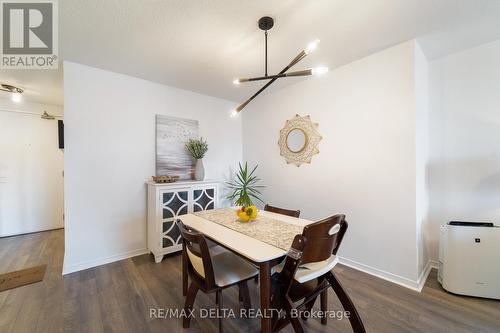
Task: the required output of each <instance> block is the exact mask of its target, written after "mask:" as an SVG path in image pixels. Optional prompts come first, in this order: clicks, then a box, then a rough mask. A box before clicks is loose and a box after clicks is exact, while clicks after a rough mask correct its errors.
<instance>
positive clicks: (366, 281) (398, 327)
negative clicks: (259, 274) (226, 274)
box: [0, 230, 500, 333]
mask: <svg viewBox="0 0 500 333" xmlns="http://www.w3.org/2000/svg"><path fill="white" fill-rule="evenodd" d="M63 257H64V232H63V230H55V231H48V232H42V233H37V234H30V235H24V236H16V237H8V238H3V239H0V273H3V272H8V271H12V270H17V269H21V268H26V267H30V266H34V265H38V264H42V263H47V265H48V267H47V273H46V276H45V279H44V280H43V282H40V283H36V284H32V285H28V286H24V287H20V288H17V289H12V290H8V291H4V292H0V332H2V333H7V332H51V333H52V332H92V333H94V332H216V331H217V320H216V319H201V318H196V319H194V320H192V321H191V328H190V329H186V330H184V329H182V325H181V319H155V318H151V317H150V308H163V309H168V308H174V309H175V308H182V305H183V302H184V298H183V297H182V290H181V273H180V256H179V255H174V256H170V257H167V258H165V259H164V260H163V262H161V263H160V264H155V263H154V261H153V258H152V256H150V255H143V256H138V257H135V258H131V259H127V260H122V261H119V262H115V263H112V264H108V265H104V266H100V267H96V268H92V269H88V270H85V271H81V272H77V273H74V274H69V275H66V276H64V277H63V276H61V269H62V264H63ZM335 270H336V272H337V275H338V277H339V279H340V281H341V282H342V283H343V284H344V286H345V287H346V289H347V290H348V292H349V294H350V295H351V297H352V299H353V301H354V303H355V304H356V306H357V308H358V310H359V312H360V315H361V317H362V318H363V321H364V323H365V326H366V329H367V332H381V333H388V332H425V333H428V332H454V333H461V332H464V333H465V332H500V301H495V300H487V299H478V298H472V297H463V296H456V295H452V294H449V293H447V292H445V291H444V290H443V289H442V288H441V287H440V285H439V284H438V283H437V281H436V272H435V271H433V272H432V273H431V275H430V276H429V279H428V280H427V283H426V285H425V288H424V290H423V291H422V293H417V292H414V291H411V290H408V289H406V288H403V287H400V286H398V285H395V284H392V283H390V282H387V281H384V280H381V279H378V278H376V277H373V276H370V275H368V274H365V273H362V272H359V271H356V270H353V269H350V268H348V267H345V266H341V265H339V266H338V267H337V268H336V269H335ZM250 289H251V297H252V301H253V305H254V307H255V306H257V305H258V304H259V303H258V292H257V286H256V285H254V284H253V282H251V283H250ZM214 297H215V296H214V295H208V296H207V295H205V294H203V293H199V294H198V297H197V299H196V303H195V307H196V308H197V309H200V308H205V309H210V308H213V307H214V300H213V299H212V298H214ZM237 300H238V294H237V289H236V288H231V289H229V290H227V291H226V292H225V294H224V301H225V303H224V304H225V307H227V308H232V309H234V310H235V311H238V310H239V304H238V301H237ZM318 303H319V301H318ZM329 303H330V304H329V307H330V309H331V310H340V309H341V308H340V305H339V303H338V302H337V300H336V298H335V295H334V293H333V291H331V290H330V294H329ZM317 307H318V304H317V305H316V308H317ZM306 325H307V328H308V329H309V331H310V332H351V329H350V326H349V323H348V320H347V319H344V320H334V319H329V322H328V326H322V325H321V324H320V322H319V319H309V320H308V322H307V324H306ZM224 327H225V329H226V332H248V333H250V332H258V331H259V321H258V320H256V319H252V320H249V319H240V318H234V319H233V318H230V319H226V320H224ZM285 331H286V332H291V331H292V330H291V328H290V327H288V328H287V329H286V330H285Z"/></svg>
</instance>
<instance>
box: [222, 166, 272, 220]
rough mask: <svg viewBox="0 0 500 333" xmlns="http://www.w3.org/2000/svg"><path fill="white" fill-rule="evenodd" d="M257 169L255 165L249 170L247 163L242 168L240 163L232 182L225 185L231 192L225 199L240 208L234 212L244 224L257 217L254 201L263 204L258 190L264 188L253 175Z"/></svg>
mask: <svg viewBox="0 0 500 333" xmlns="http://www.w3.org/2000/svg"><path fill="white" fill-rule="evenodd" d="M257 167H258V165H255V167H253V168H252V169H251V170H250V169H249V168H248V163H247V162H245V165H244V166H243V165H241V163H240V164H239V170H238V172H237V173H236V176H235V178H234V180H233V181H232V182H228V183H227V187H228V188H229V189H230V190H231V194H230V195H229V196H228V197H227V198H228V199H229V200H231V202H234V204H235V205H236V206H241V208H240V209H238V210H237V212H236V213H237V215H238V217H239V218H240V220H241V221H245V222H246V221H249V220H252V219H255V218H256V217H257V207H255V205H254V200H258V201H260V202H262V203H264V201H262V199H261V198H260V197H261V195H262V193H261V192H260V189H262V188H264V187H265V186H264V185H259V182H260V178H258V177H257V175H256V174H255V171H256V170H257Z"/></svg>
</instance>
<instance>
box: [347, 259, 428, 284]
mask: <svg viewBox="0 0 500 333" xmlns="http://www.w3.org/2000/svg"><path fill="white" fill-rule="evenodd" d="M339 262H340V263H341V264H342V265H346V266H348V267H351V268H354V269H356V270H358V271H361V272H364V273H367V274H370V275H373V276H376V277H378V278H381V279H384V280H386V281H389V282H392V283H396V284H398V285H400V286H403V287H405V288H409V289H412V290H415V291H418V292H421V291H422V288H423V287H424V285H425V281H426V280H427V277H428V276H429V273H430V271H431V268H437V262H436V261H434V260H429V261H428V262H427V264H426V265H425V268H424V270H423V271H422V273H421V274H420V276H419V277H418V280H416V281H415V280H412V279H408V278H406V277H403V276H400V275H396V274H393V273H390V272H387V271H384V270H381V269H378V268H375V267H371V266H368V265H365V264H362V263H359V262H357V261H354V260H351V259H347V258H343V257H340V258H339Z"/></svg>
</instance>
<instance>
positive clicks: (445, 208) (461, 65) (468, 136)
mask: <svg viewBox="0 0 500 333" xmlns="http://www.w3.org/2000/svg"><path fill="white" fill-rule="evenodd" d="M430 74H431V79H430V84H431V88H430V98H431V121H430V123H431V128H430V147H431V151H430V153H431V160H430V174H429V183H430V185H431V188H430V190H431V192H430V203H431V207H430V209H431V210H430V216H429V220H430V224H429V227H428V229H427V238H428V239H429V243H430V255H431V257H432V258H433V259H435V260H436V259H437V256H438V251H437V246H438V241H439V225H440V224H441V223H444V222H447V221H450V220H465V221H491V222H496V223H497V224H500V223H499V220H500V204H499V203H500V190H499V189H500V144H499V142H500V130H499V128H500V41H498V40H497V41H495V42H492V43H488V44H484V45H481V46H478V47H474V48H471V49H468V50H465V51H462V52H458V53H454V54H451V55H449V56H446V57H444V58H440V59H437V60H435V61H432V62H431V63H430Z"/></svg>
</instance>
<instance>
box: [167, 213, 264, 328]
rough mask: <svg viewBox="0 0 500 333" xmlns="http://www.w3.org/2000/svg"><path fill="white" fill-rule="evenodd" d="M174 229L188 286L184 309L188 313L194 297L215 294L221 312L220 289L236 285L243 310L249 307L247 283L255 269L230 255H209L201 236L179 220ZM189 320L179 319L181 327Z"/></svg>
mask: <svg viewBox="0 0 500 333" xmlns="http://www.w3.org/2000/svg"><path fill="white" fill-rule="evenodd" d="M176 223H177V226H178V227H179V230H180V232H181V235H182V240H183V242H182V260H183V265H186V266H185V267H187V272H188V274H189V278H190V279H191V284H190V285H189V289H188V292H187V296H186V301H185V304H184V310H185V312H186V313H190V310H191V309H192V308H193V304H194V301H195V299H196V294H197V293H198V291H199V290H201V291H203V292H204V293H207V294H210V293H215V295H216V301H215V303H216V305H217V308H218V309H219V311H221V309H223V300H222V290H223V289H226V288H229V287H232V286H234V285H238V287H239V299H240V301H242V302H243V307H244V308H245V309H247V310H248V309H250V308H251V307H252V304H251V300H250V293H249V290H248V285H247V281H248V280H249V279H252V278H253V277H254V276H256V275H257V273H258V270H257V269H256V268H255V267H254V266H253V265H251V264H250V263H248V262H247V261H246V260H244V259H242V258H240V257H238V256H237V255H235V254H233V253H232V252H222V253H219V254H217V255H214V256H211V255H210V251H209V249H208V245H207V241H206V239H205V237H204V236H203V234H201V233H199V232H197V231H194V230H192V229H190V228H189V227H186V226H185V225H184V224H183V223H182V221H181V220H177V222H176ZM190 319H191V318H190V317H189V316H186V317H184V318H183V327H184V328H189V323H190ZM222 331H223V330H222V317H221V316H219V332H222Z"/></svg>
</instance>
